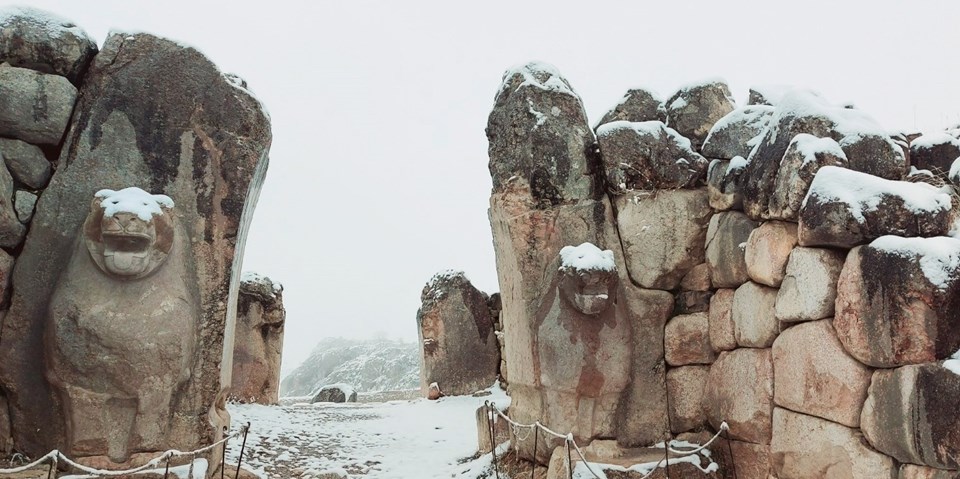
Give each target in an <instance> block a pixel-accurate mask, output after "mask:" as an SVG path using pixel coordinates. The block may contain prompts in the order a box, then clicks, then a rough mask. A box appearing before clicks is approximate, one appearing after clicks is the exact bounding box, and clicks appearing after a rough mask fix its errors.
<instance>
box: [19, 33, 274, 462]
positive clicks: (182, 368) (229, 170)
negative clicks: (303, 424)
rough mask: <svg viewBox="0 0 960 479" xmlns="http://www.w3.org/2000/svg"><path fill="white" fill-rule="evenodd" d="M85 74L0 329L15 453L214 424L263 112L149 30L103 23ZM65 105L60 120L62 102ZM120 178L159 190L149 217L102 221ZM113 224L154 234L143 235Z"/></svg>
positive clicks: (188, 437) (190, 52)
mask: <svg viewBox="0 0 960 479" xmlns="http://www.w3.org/2000/svg"><path fill="white" fill-rule="evenodd" d="M10 70H14V69H4V68H0V75H3V74H10V73H9V71H10ZM2 72H8V73H2ZM17 74H19V73H17ZM30 75H41V74H39V73H36V72H31V73H30ZM51 77H52V76H51ZM32 78H33V81H34V82H35V83H34V84H35V85H37V83H36V82H37V81H39V82H41V83H43V82H47V81H48V79H47V78H46V77H37V76H33V77H32ZM53 78H58V79H59V80H60V81H62V82H65V83H66V85H67V86H69V88H73V87H72V85H69V82H66V79H64V78H63V77H53ZM0 84H2V85H7V83H6V82H3V81H0ZM83 85H84V93H83V95H82V100H81V101H80V102H79V104H78V105H77V114H76V115H74V117H73V123H72V125H71V128H70V132H69V134H68V135H67V139H66V144H65V145H64V148H63V150H62V154H61V157H60V160H59V165H60V166H59V168H58V169H57V171H56V173H54V176H53V178H52V179H51V181H50V184H49V185H48V186H47V189H46V190H45V191H44V194H43V195H42V197H41V198H40V201H39V203H38V205H37V210H36V214H35V218H34V220H33V222H32V224H31V228H30V235H29V238H28V239H27V241H26V242H25V244H24V246H23V252H22V253H21V255H20V256H19V258H18V260H17V264H16V267H15V269H14V273H13V283H14V285H15V292H14V294H13V297H12V305H11V307H10V311H9V314H8V315H7V317H6V318H5V320H4V322H3V328H2V334H0V379H2V381H3V384H4V386H5V390H6V392H7V393H8V399H9V400H10V411H11V416H12V419H13V431H14V440H15V441H16V444H17V447H18V448H19V449H20V450H22V451H23V452H25V453H28V454H30V455H34V456H36V455H41V454H45V453H46V452H47V451H49V450H50V449H52V448H59V449H61V450H62V451H64V452H65V453H67V454H69V455H71V456H74V457H77V456H87V457H88V459H90V460H96V458H103V459H106V457H107V456H108V457H109V458H110V459H114V460H126V459H127V458H128V457H129V456H130V455H132V454H139V453H152V454H155V453H157V452H162V451H165V450H168V449H172V448H176V449H180V450H192V449H195V448H196V447H198V446H200V445H204V444H210V443H211V442H213V441H216V440H217V439H218V438H219V437H221V435H222V434H223V427H224V426H226V425H227V424H228V422H229V419H228V418H229V415H228V414H227V412H226V410H224V409H223V404H224V400H225V398H226V395H227V390H228V389H229V387H230V385H231V384H230V382H231V371H232V369H233V366H232V362H233V346H234V331H235V327H236V324H235V321H236V308H237V297H238V289H239V284H240V262H241V258H242V253H243V247H244V245H245V243H246V237H247V229H248V227H249V223H250V218H251V217H252V214H253V209H254V205H255V204H256V198H257V197H258V195H259V191H260V186H261V184H262V181H263V178H264V175H265V173H266V167H267V161H268V160H267V152H268V149H269V146H270V141H271V133H270V126H269V119H268V117H267V115H266V113H265V112H264V110H263V108H262V106H261V104H260V103H259V101H257V100H256V99H255V98H254V97H253V96H252V95H251V94H250V93H249V92H248V91H247V90H246V89H245V88H243V86H242V84H241V83H239V82H238V80H237V79H236V78H235V77H229V76H225V75H224V74H222V73H221V72H220V71H219V70H218V69H217V68H216V66H214V65H213V63H211V62H210V61H209V60H208V59H207V58H206V57H205V56H203V54H201V53H200V52H198V51H197V50H195V49H193V48H189V47H185V46H183V45H181V44H179V43H175V42H172V41H169V40H165V39H161V38H158V37H155V36H152V35H149V34H128V33H115V34H112V35H110V36H109V37H108V38H107V40H106V42H105V43H104V48H103V51H101V52H100V54H98V55H97V58H96V60H95V61H94V63H93V65H92V66H91V67H90V71H89V72H88V74H87V75H86V76H85V79H84V83H83ZM47 86H51V85H47ZM57 88H59V87H57ZM63 89H64V91H66V90H68V88H66V86H64V87H63ZM45 91H46V94H47V95H48V96H49V95H52V91H53V90H45ZM49 98H52V97H49ZM63 103H64V106H63V115H64V116H67V117H68V116H69V114H70V110H71V109H72V108H73V102H72V100H71V101H69V102H66V101H64V102H63ZM66 103H69V106H66ZM31 105H32V103H31ZM52 108H53V104H51V103H48V104H47V109H48V113H50V114H51V116H50V117H49V118H53V117H54V116H56V115H53V110H52ZM58 108H59V107H58ZM57 128H59V129H60V131H59V132H58V133H56V139H55V140H54V141H53V142H54V143H56V142H58V141H59V138H60V136H61V134H62V132H63V129H62V128H61V127H59V126H58V127H57ZM51 138H52V137H51ZM130 185H135V186H138V187H140V188H142V189H143V190H149V191H150V192H151V193H163V195H165V196H164V197H167V200H162V198H161V199H160V200H158V199H157V198H160V196H150V197H149V198H151V199H152V200H151V201H154V202H155V203H156V204H158V205H160V206H158V207H157V208H156V209H155V210H151V214H156V213H160V215H159V216H156V217H152V216H151V215H141V214H139V213H138V214H136V215H133V216H131V215H129V214H121V213H116V214H117V215H118V216H110V215H109V214H108V211H109V210H111V209H113V208H115V207H118V205H119V204H120V203H124V204H126V200H124V201H119V200H118V203H113V202H112V200H114V199H118V198H117V197H115V196H114V194H113V193H118V192H113V193H109V192H101V194H100V195H99V196H98V197H96V198H95V197H94V193H95V192H97V191H98V190H100V189H102V188H114V189H119V188H122V187H125V186H130ZM124 191H126V190H124ZM120 193H122V192H120ZM120 196H121V197H123V196H124V195H120ZM127 199H128V200H129V198H127ZM91 200H94V203H93V205H91ZM168 200H172V201H169V202H168ZM104 201H106V203H104ZM145 201H146V200H145ZM147 203H149V201H147ZM133 204H134V205H136V204H137V203H136V202H134V203H133ZM170 206H173V209H172V212H171V210H170V208H169V207H170ZM141 213H142V211H141ZM171 215H172V216H171ZM98 218H112V219H115V220H116V222H111V221H105V220H103V219H101V220H100V221H99V222H98V221H97V219H98ZM144 218H153V220H151V221H154V222H151V221H147V220H146V219H144ZM115 223H121V224H122V225H125V227H126V228H128V229H129V228H135V230H134V231H135V232H136V231H140V232H149V231H150V229H149V228H150V227H151V226H150V225H152V227H154V228H160V229H159V230H157V232H156V233H157V234H156V236H152V235H151V236H149V238H150V240H146V238H147V236H144V235H141V236H136V235H135V234H133V235H132V236H131V235H130V234H128V235H127V236H124V235H123V234H121V233H120V232H119V231H117V230H116V228H117V224H115ZM144 223H145V224H144ZM85 224H86V227H85V226H84V225H85ZM163 225H168V226H169V225H172V226H170V228H167V227H166V226H163ZM104 231H106V233H107V237H106V238H104V237H103V234H104ZM135 236H136V237H135ZM124 238H126V240H124ZM115 240H117V241H120V240H123V241H127V242H126V243H123V241H120V244H117V241H115ZM124 245H126V246H124ZM164 256H168V258H167V260H166V262H165V263H164V264H160V265H159V266H158V265H157V264H156V262H157V261H161V260H162V258H163V257H164ZM152 267H155V268H158V269H156V272H155V273H153V274H152V275H149V276H143V275H144V274H149V273H148V271H149V268H152ZM140 276H143V277H140ZM118 278H119V279H118ZM104 310H106V311H111V314H110V315H104V314H98V313H97V311H104ZM77 311H81V312H84V314H83V315H77V314H76V312H77ZM75 320H76V321H75ZM98 325H99V326H98ZM55 328H60V330H61V331H69V330H70V329H71V328H74V330H75V331H74V332H73V333H69V334H68V333H66V332H64V334H55ZM77 328H79V329H77ZM45 331H46V335H47V336H48V337H49V338H51V339H50V340H48V341H46V342H45V341H44V336H45ZM54 338H55V339H56V340H54ZM145 338H148V339H149V341H147V340H145ZM45 344H46V347H45V346H44V345H45ZM86 348H90V349H86ZM84 351H91V353H89V354H88V353H84ZM57 361H59V362H57ZM181 361H182V363H181ZM45 365H47V366H48V367H46V368H45ZM45 378H46V379H49V380H50V381H52V383H48V382H47V380H45ZM55 393H56V394H55ZM211 454H212V455H213V457H211V458H210V459H211V461H213V462H214V463H215V462H217V461H218V459H219V457H218V454H219V452H218V451H213V452H212V453H211Z"/></svg>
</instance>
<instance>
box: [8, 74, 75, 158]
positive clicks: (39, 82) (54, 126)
mask: <svg viewBox="0 0 960 479" xmlns="http://www.w3.org/2000/svg"><path fill="white" fill-rule="evenodd" d="M76 100H77V87H75V86H73V85H71V84H70V82H69V81H67V79H66V78H64V77H61V76H57V75H47V74H45V73H40V72H37V71H33V70H27V69H25V68H16V67H11V66H4V65H0V135H2V136H7V137H11V138H17V139H20V140H23V141H27V142H30V143H34V144H37V145H57V144H59V143H60V139H62V138H63V134H64V132H65V131H67V123H68V122H69V121H70V114H71V113H72V112H73V104H74V103H75V102H76Z"/></svg>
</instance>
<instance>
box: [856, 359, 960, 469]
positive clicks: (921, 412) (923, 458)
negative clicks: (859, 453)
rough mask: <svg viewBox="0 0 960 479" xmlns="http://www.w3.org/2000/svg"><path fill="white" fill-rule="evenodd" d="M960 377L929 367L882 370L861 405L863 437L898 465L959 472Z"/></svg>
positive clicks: (940, 366)
mask: <svg viewBox="0 0 960 479" xmlns="http://www.w3.org/2000/svg"><path fill="white" fill-rule="evenodd" d="M958 410H960V376H958V375H957V374H955V373H954V372H952V371H950V370H948V369H946V368H944V367H943V366H942V365H941V364H937V363H928V364H920V365H911V366H904V367H901V368H897V369H889V370H878V371H876V372H875V373H874V375H873V382H872V383H871V384H870V389H869V395H868V396H867V401H866V403H865V404H864V406H863V413H862V415H861V418H860V425H861V428H862V429H863V435H864V436H865V437H866V438H867V440H868V441H870V444H871V445H872V446H873V447H875V448H877V450H879V451H880V452H883V453H885V454H887V455H890V456H893V457H894V458H896V459H897V460H898V461H900V462H908V463H912V464H922V465H926V466H931V467H936V468H939V469H960V414H957V411H958Z"/></svg>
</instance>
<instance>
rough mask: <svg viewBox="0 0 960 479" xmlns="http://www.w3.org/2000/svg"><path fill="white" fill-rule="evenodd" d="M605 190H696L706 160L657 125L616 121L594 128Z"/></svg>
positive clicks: (687, 142)
mask: <svg viewBox="0 0 960 479" xmlns="http://www.w3.org/2000/svg"><path fill="white" fill-rule="evenodd" d="M597 141H599V143H600V151H601V153H603V170H604V174H605V175H606V184H607V189H608V190H609V191H610V192H611V193H615V194H623V193H625V192H629V191H632V190H658V189H675V188H696V187H698V186H702V185H703V184H704V182H705V181H706V178H707V165H708V162H707V159H706V158H704V157H703V156H701V155H700V154H699V153H697V152H696V151H694V150H693V148H692V146H691V145H690V140H688V139H687V138H685V137H683V136H681V135H680V134H679V133H677V132H676V131H674V130H673V129H672V128H667V126H665V125H664V124H663V123H661V122H659V121H645V122H641V123H632V122H628V121H615V122H613V123H607V124H605V125H602V126H600V127H599V128H597Z"/></svg>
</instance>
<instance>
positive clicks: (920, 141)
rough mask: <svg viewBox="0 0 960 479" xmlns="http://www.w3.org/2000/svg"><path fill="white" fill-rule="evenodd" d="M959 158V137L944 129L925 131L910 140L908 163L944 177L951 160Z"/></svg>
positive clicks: (949, 167) (948, 169)
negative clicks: (934, 131)
mask: <svg viewBox="0 0 960 479" xmlns="http://www.w3.org/2000/svg"><path fill="white" fill-rule="evenodd" d="M957 158H960V139H957V138H954V137H953V135H950V134H949V133H947V132H945V131H941V132H936V133H925V134H923V135H921V136H920V137H918V138H916V139H915V140H913V141H912V142H910V163H911V164H912V165H913V166H916V167H917V168H918V169H923V170H930V171H932V172H933V173H934V174H936V175H937V176H940V177H945V176H946V175H947V173H948V172H949V171H951V166H952V165H953V162H954V161H955V160H956V159H957Z"/></svg>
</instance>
